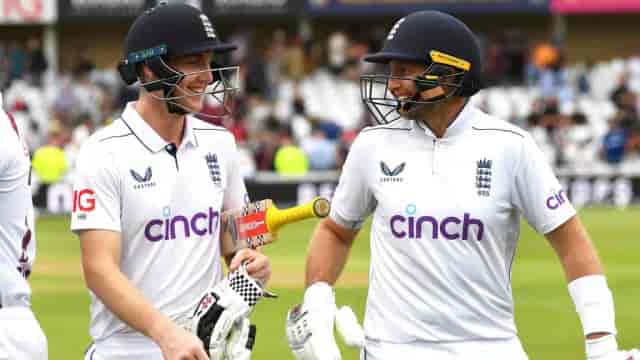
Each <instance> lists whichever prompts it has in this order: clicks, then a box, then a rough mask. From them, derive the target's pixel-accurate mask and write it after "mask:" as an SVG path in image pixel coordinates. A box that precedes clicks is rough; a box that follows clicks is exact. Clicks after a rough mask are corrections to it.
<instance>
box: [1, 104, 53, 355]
mask: <svg viewBox="0 0 640 360" xmlns="http://www.w3.org/2000/svg"><path fill="white" fill-rule="evenodd" d="M0 103H2V99H1V98H0ZM30 173H31V161H30V160H29V151H28V150H27V147H26V144H24V142H23V140H22V139H21V137H20V132H19V130H18V126H17V125H16V123H15V121H14V120H13V118H12V117H11V116H10V115H8V114H7V113H5V112H4V111H0V360H14V359H29V360H46V359H47V339H46V337H45V335H44V333H43V332H42V329H41V328H40V324H38V320H36V318H35V316H34V315H33V312H32V311H31V287H30V286H29V283H28V282H27V277H28V276H29V274H30V273H31V269H32V267H33V263H34V261H35V257H36V237H35V232H34V230H35V224H34V212H33V204H32V202H31V188H30Z"/></svg>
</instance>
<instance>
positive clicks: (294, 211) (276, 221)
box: [267, 197, 330, 233]
mask: <svg viewBox="0 0 640 360" xmlns="http://www.w3.org/2000/svg"><path fill="white" fill-rule="evenodd" d="M329 208H330V205H329V200H327V199H325V198H321V197H316V198H314V199H313V200H311V201H309V202H308V203H306V204H302V205H299V206H294V207H292V208H288V209H282V210H281V209H278V208H277V207H275V205H274V206H271V207H269V208H268V209H267V228H268V229H269V232H271V233H276V232H277V231H278V229H279V228H280V227H281V226H282V225H284V224H288V223H292V222H296V221H300V220H304V219H309V218H312V217H325V216H327V215H328V214H329Z"/></svg>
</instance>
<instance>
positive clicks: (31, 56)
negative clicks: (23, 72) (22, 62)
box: [27, 37, 49, 87]
mask: <svg viewBox="0 0 640 360" xmlns="http://www.w3.org/2000/svg"><path fill="white" fill-rule="evenodd" d="M48 66H49V63H48V62H47V59H46V58H45V56H44V51H43V50H42V44H41V43H40V39H38V38H36V37H32V38H30V39H29V41H28V42H27V72H28V73H29V77H30V80H31V83H32V84H33V85H34V86H38V87H40V86H41V85H42V74H44V72H45V71H46V70H47V67H48Z"/></svg>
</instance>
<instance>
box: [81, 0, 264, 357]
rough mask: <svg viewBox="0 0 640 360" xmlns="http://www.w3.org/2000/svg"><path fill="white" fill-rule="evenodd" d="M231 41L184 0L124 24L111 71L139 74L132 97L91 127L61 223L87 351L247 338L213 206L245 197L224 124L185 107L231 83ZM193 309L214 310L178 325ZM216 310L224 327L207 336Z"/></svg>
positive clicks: (254, 271)
mask: <svg viewBox="0 0 640 360" xmlns="http://www.w3.org/2000/svg"><path fill="white" fill-rule="evenodd" d="M234 48H235V46H233V45H230V44H225V43H222V42H220V40H219V39H218V35H217V33H216V31H215V29H214V27H213V25H212V23H211V21H210V19H209V18H208V17H207V16H206V15H205V14H204V13H202V12H201V11H200V10H199V9H197V8H195V7H192V6H189V5H185V4H166V3H161V4H160V5H158V6H157V7H155V8H152V9H150V10H147V11H146V12H145V13H143V14H141V15H140V16H139V17H138V18H137V19H136V20H135V22H134V23H133V25H132V26H131V27H130V29H129V32H128V34H127V37H126V40H125V44H124V60H123V61H122V62H121V64H120V66H119V71H120V75H121V77H122V78H123V80H124V81H125V82H127V83H129V84H133V83H135V82H137V81H139V83H140V91H139V99H138V101H137V102H132V103H129V104H127V106H126V108H125V110H124V112H123V114H122V116H121V117H120V118H119V119H118V120H116V121H115V122H114V123H113V124H111V125H110V126H108V127H106V128H104V129H103V130H101V131H99V132H97V133H95V134H94V135H92V136H91V137H90V138H89V139H88V140H87V142H86V143H85V144H84V145H83V147H82V148H81V150H80V153H79V155H78V160H77V179H76V181H75V184H74V206H73V213H72V220H71V228H72V230H73V231H74V232H75V233H77V234H78V235H79V238H80V245H81V249H82V265H83V270H84V277H85V281H86V284H87V287H88V288H89V290H90V293H91V324H90V333H91V336H92V338H93V340H94V343H93V345H92V346H91V347H90V348H89V349H88V350H87V351H86V353H85V358H86V359H93V360H102V359H105V360H120V359H123V360H124V359H132V360H133V359H135V360H140V359H145V360H154V359H157V360H161V359H165V360H177V359H198V360H204V359H209V356H211V358H212V359H222V358H225V359H231V360H233V359H237V358H238V357H237V356H235V355H234V354H237V353H239V352H242V351H236V350H238V349H235V350H234V349H230V348H228V347H225V344H222V343H217V345H216V346H218V348H216V351H218V350H220V352H217V353H215V354H214V353H213V349H212V347H211V344H203V342H205V340H203V337H201V336H200V335H202V334H201V333H202V332H207V333H208V334H205V335H206V337H207V338H209V337H210V338H211V341H212V343H213V342H214V341H220V340H221V339H222V340H225V339H226V338H227V335H228V336H229V338H230V339H231V338H232V339H235V340H238V339H239V340H238V341H242V340H243V339H244V341H243V342H242V343H241V344H240V345H241V346H240V347H242V346H244V345H247V346H248V345H249V339H248V338H247V336H248V334H249V333H250V331H249V321H248V320H247V319H246V317H245V318H243V316H245V315H246V314H247V313H246V312H244V311H239V310H238V309H239V308H240V307H242V306H244V305H243V304H239V303H238V299H237V298H238V295H237V294H233V291H232V290H231V288H233V284H231V288H229V286H227V287H226V288H222V289H221V288H218V284H221V283H223V281H222V280H223V275H224V274H223V269H222V264H221V261H220V259H221V256H220V241H219V235H220V214H221V212H222V211H223V210H224V209H233V208H238V207H240V206H242V205H244V204H245V203H246V202H248V200H249V199H248V195H247V192H246V189H245V185H244V182H243V178H242V177H241V174H240V172H239V165H240V164H239V163H238V161H237V159H238V158H237V156H238V155H237V149H236V144H235V141H234V138H233V135H232V134H231V133H229V132H228V131H226V130H225V129H224V128H221V127H216V126H212V125H209V124H206V123H205V122H202V121H200V120H198V119H196V118H195V117H193V116H191V113H197V112H199V111H200V110H201V108H202V106H203V101H204V96H214V97H226V96H227V95H229V94H232V93H233V91H234V90H236V88H235V87H234V84H233V81H232V79H233V77H234V76H236V75H237V71H238V68H237V67H231V68H222V67H220V65H217V64H216V62H218V61H220V60H219V58H220V57H221V56H222V55H224V54H225V53H228V52H229V51H231V50H233V49H234ZM226 261H227V264H228V265H229V267H230V270H231V271H233V270H236V269H238V268H239V266H240V264H241V263H243V264H248V265H246V269H245V268H244V267H243V269H245V270H246V272H247V273H248V276H250V277H251V279H257V280H259V281H260V282H261V283H262V284H264V283H266V281H267V280H268V278H269V276H270V266H269V262H268V259H267V258H266V256H265V255H263V254H261V253H259V252H257V251H254V250H250V249H246V250H242V251H240V252H238V253H236V254H235V256H234V257H229V258H227V259H226ZM243 266H244V265H243ZM225 281H226V278H225ZM227 285H228V284H227ZM212 287H213V289H214V290H213V291H212V292H211V293H210V294H209V293H208V292H209V290H208V289H211V288H212ZM203 294H207V297H202V295H203ZM209 295H210V296H209ZM201 299H202V301H201ZM205 300H206V301H205ZM241 300H242V299H240V300H239V301H240V302H241ZM212 303H213V304H214V306H213V307H211V306H212ZM196 306H198V309H199V310H200V307H201V306H202V307H207V308H208V309H212V311H213V312H212V313H206V314H209V315H210V316H207V319H208V320H207V321H212V323H211V324H209V325H210V327H209V330H207V326H204V327H201V326H200V325H201V324H200V325H199V324H196V327H195V328H194V329H192V330H193V331H187V330H185V327H183V326H182V325H183V324H185V323H186V322H188V321H187V319H189V318H190V317H191V316H195V315H193V314H194V309H196ZM196 313H200V311H197V312H196ZM201 315H202V314H200V315H199V316H201ZM221 318H224V319H226V320H229V321H225V322H224V324H223V325H224V326H226V325H229V324H234V327H233V328H232V329H229V328H226V329H224V330H221V332H220V333H218V334H215V331H216V328H214V326H218V324H216V320H217V319H221ZM205 325H207V324H205ZM211 328H214V336H212V335H211ZM231 330H233V331H236V330H237V332H238V334H239V335H238V334H235V333H233V332H231ZM196 335H198V336H196ZM203 345H204V346H203ZM232 345H234V346H235V345H238V344H232ZM251 345H252V341H251ZM220 346H222V348H221V347H220ZM205 350H206V351H205ZM207 351H211V353H207ZM247 355H249V356H250V354H248V353H247V351H244V352H243V356H246V357H242V358H243V359H248V358H249V357H248V356H247Z"/></svg>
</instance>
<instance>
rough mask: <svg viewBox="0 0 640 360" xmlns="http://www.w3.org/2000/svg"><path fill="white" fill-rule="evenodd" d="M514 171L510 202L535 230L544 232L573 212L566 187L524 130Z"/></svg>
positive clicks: (547, 231) (562, 221)
mask: <svg viewBox="0 0 640 360" xmlns="http://www.w3.org/2000/svg"><path fill="white" fill-rule="evenodd" d="M515 171H516V172H515V174H514V175H515V176H514V177H515V179H514V181H515V186H514V187H513V202H514V205H515V207H516V208H517V209H518V210H519V211H520V212H521V213H522V215H523V216H524V218H525V219H526V220H527V222H528V223H529V224H530V225H531V226H532V227H533V228H534V229H535V230H536V231H537V232H539V233H541V234H547V233H549V232H551V231H552V230H554V229H556V228H557V227H558V226H560V225H562V224H564V223H565V222H566V221H567V220H569V219H570V218H571V217H573V216H574V215H575V214H576V210H575V209H574V207H573V205H571V203H570V201H569V198H568V196H567V193H566V191H565V190H564V189H562V186H561V185H560V182H559V181H558V179H557V178H556V176H555V174H554V173H553V170H552V169H551V166H550V165H549V163H548V162H547V161H546V160H545V157H544V155H543V154H542V151H540V149H539V148H538V147H537V146H536V144H535V143H534V142H533V140H532V139H531V137H530V136H529V135H528V134H527V136H525V137H524V140H523V145H522V148H521V152H520V157H519V159H518V162H517V163H516V170H515Z"/></svg>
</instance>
